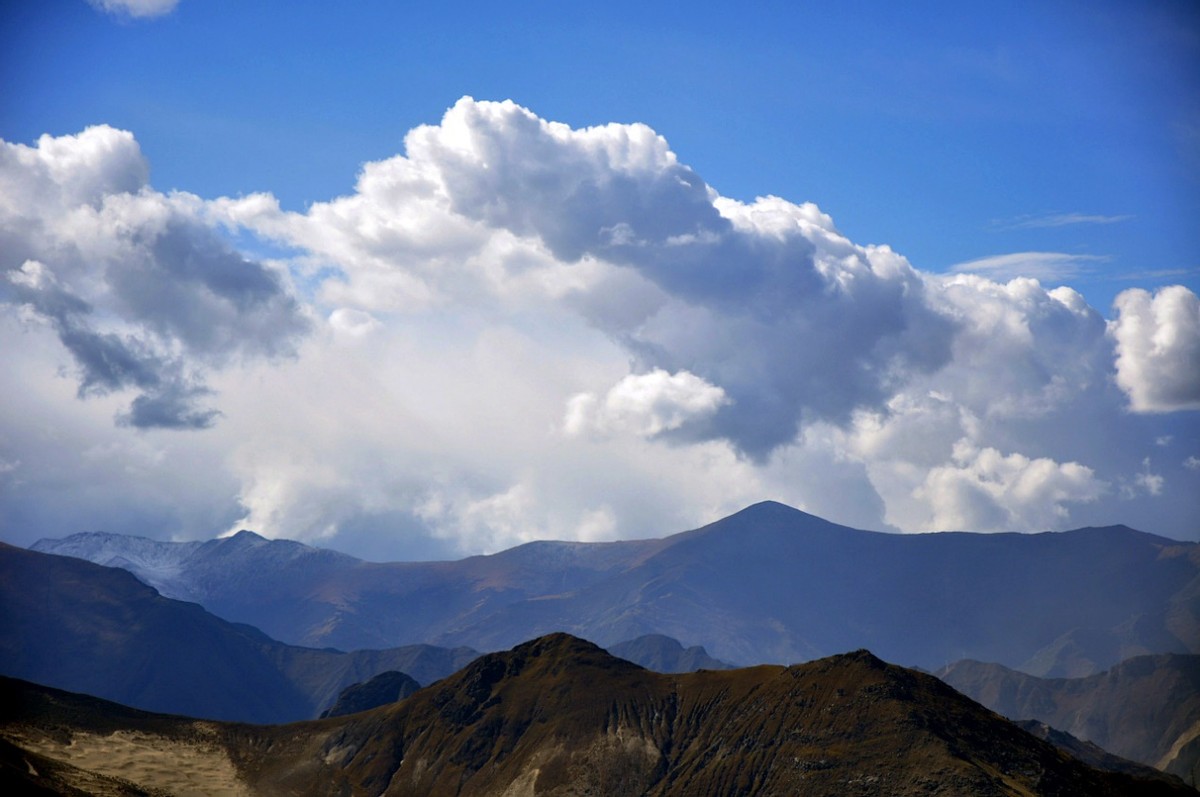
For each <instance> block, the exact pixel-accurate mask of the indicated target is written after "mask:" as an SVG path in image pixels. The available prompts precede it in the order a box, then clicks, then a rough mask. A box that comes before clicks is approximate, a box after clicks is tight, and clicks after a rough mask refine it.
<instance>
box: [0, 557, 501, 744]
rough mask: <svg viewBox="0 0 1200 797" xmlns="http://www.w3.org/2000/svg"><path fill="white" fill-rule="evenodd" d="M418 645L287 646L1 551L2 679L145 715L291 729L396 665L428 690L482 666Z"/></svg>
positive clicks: (113, 579)
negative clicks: (147, 712) (56, 689)
mask: <svg viewBox="0 0 1200 797" xmlns="http://www.w3.org/2000/svg"><path fill="white" fill-rule="evenodd" d="M477 655H478V654H477V653H476V652H475V651H473V650H470V649H466V648H459V649H455V650H448V649H442V648H435V647H432V646H428V645H415V646H409V647H406V648H398V649H391V650H360V651H354V652H352V653H343V652H341V651H337V650H332V649H325V650H317V649H312V648H301V647H296V646H292V645H285V644H283V643H280V642H277V641H275V640H273V639H271V638H269V637H267V636H266V635H264V634H263V633H262V632H260V631H258V630H257V629H254V628H251V627H250V626H246V625H239V624H233V623H229V622H227V621H225V620H222V619H220V618H218V617H215V616H213V615H212V614H210V613H208V612H207V611H205V610H204V609H203V608H202V607H200V606H199V605H197V604H194V603H185V602H182V601H177V600H172V599H169V598H164V597H162V596H161V595H159V594H158V593H157V592H156V591H155V590H154V589H153V588H151V587H148V586H146V585H145V584H143V583H141V582H140V581H138V580H137V579H136V578H134V577H133V576H132V575H130V574H129V573H128V572H126V571H124V570H120V569H117V568H110V567H101V566H98V565H94V564H91V563H90V562H85V561H82V560H80V559H73V558H70V557H65V556H53V555H50V554H43V553H37V552H34V551H27V550H24V549H21V548H13V547H11V546H8V545H3V544H0V672H3V673H4V674H6V675H10V676H15V677H19V678H25V679H29V680H33V681H37V682H39V683H44V684H48V685H51V686H57V687H61V688H64V689H71V690H74V691H80V692H86V693H88V694H94V695H98V696H101V697H105V698H109V699H112V700H116V701H119V702H122V703H126V704H128V705H131V706H137V707H139V708H146V709H151V710H155V711H163V712H173V713H179V714H187V715H189V716H194V717H208V718H215V719H237V720H243V721H248V722H284V721H289V720H297V719H304V718H308V717H315V716H316V715H317V713H318V712H320V711H321V710H322V709H324V708H326V707H328V706H329V705H330V704H331V703H332V702H333V701H334V700H335V699H336V698H337V695H338V693H339V692H340V691H341V690H342V689H343V688H345V687H346V686H348V685H349V684H352V683H356V682H359V681H363V680H365V679H367V678H370V677H371V676H373V675H375V674H377V673H379V672H382V671H384V670H403V671H406V672H408V673H409V674H410V675H412V676H413V677H415V678H417V679H419V680H424V681H425V682H426V683H428V682H430V681H433V680H436V679H437V678H441V677H443V676H445V675H448V674H450V673H452V672H454V671H455V670H458V669H459V668H461V667H462V666H463V665H464V664H466V663H467V662H469V661H470V660H472V659H474V658H475V657H476V656H477Z"/></svg>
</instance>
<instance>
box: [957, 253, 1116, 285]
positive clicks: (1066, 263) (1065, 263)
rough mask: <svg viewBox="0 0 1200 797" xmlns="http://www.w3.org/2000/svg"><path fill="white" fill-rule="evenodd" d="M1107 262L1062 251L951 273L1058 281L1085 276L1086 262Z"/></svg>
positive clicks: (996, 259) (961, 266) (972, 264)
mask: <svg viewBox="0 0 1200 797" xmlns="http://www.w3.org/2000/svg"><path fill="white" fill-rule="evenodd" d="M1104 260H1108V257H1107V256H1105V255H1073V254H1069V253H1066V252H1013V253H1011V254H1007V255H991V256H989V257H981V258H979V259H977V260H968V261H966V262H964V263H956V264H954V265H953V266H951V267H950V268H949V269H947V271H949V272H950V273H952V274H980V275H983V276H986V277H988V278H990V279H995V280H1010V279H1013V278H1015V277H1032V278H1034V279H1036V280H1039V281H1041V282H1059V281H1062V280H1065V279H1070V278H1072V277H1078V276H1079V275H1081V274H1083V273H1086V271H1087V269H1086V268H1085V267H1084V266H1085V264H1087V263H1096V262H1100V261H1104Z"/></svg>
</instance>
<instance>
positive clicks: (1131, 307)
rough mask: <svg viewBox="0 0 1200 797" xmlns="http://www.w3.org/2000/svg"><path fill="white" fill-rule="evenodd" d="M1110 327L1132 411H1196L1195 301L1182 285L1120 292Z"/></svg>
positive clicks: (1199, 329)
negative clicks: (1154, 289)
mask: <svg viewBox="0 0 1200 797" xmlns="http://www.w3.org/2000/svg"><path fill="white" fill-rule="evenodd" d="M1114 306H1115V307H1116V310H1117V318H1116V320H1114V321H1113V322H1112V323H1111V324H1110V327H1109V330H1110V331H1111V333H1112V336H1113V338H1114V339H1115V340H1116V343H1117V362H1116V365H1117V384H1119V385H1120V386H1121V389H1122V390H1124V391H1125V393H1126V394H1127V395H1128V396H1129V406H1130V408H1131V409H1132V410H1133V411H1134V412H1173V411H1175V410H1185V409H1186V410H1195V409H1200V298H1197V296H1196V294H1194V293H1192V292H1191V291H1190V290H1188V289H1187V288H1185V287H1183V286H1182V285H1173V286H1170V287H1167V288H1162V289H1160V290H1158V291H1156V292H1155V293H1154V294H1151V293H1150V292H1149V291H1145V290H1142V289H1141V288H1131V289H1129V290H1126V291H1123V292H1121V293H1120V294H1119V295H1118V296H1117V299H1116V301H1115V303H1114Z"/></svg>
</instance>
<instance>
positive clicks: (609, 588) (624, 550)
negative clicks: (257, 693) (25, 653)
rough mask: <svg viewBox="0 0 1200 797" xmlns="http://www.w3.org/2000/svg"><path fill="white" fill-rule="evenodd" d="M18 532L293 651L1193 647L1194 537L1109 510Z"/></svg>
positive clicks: (941, 655) (1061, 669)
mask: <svg viewBox="0 0 1200 797" xmlns="http://www.w3.org/2000/svg"><path fill="white" fill-rule="evenodd" d="M34 548H35V549H36V550H39V551H45V552H50V553H57V554H64V555H69V556H76V557H81V558H85V559H89V560H91V561H95V562H99V563H103V564H110V565H115V566H118V567H122V568H125V569H127V570H129V571H130V572H132V573H134V574H135V575H137V576H138V577H139V578H140V579H142V580H143V581H144V582H145V583H147V584H150V585H153V586H155V587H156V588H157V589H159V590H160V591H162V593H163V594H164V595H168V596H172V597H177V598H180V599H182V600H188V601H195V602H198V603H200V604H202V605H203V606H204V607H205V608H207V609H208V610H209V611H211V612H213V613H214V614H216V615H218V616H220V617H223V618H225V619H227V620H230V621H234V622H239V623H247V624H251V625H254V626H256V627H257V628H260V629H262V630H263V631H264V632H266V633H267V634H269V635H270V636H272V637H274V638H276V639H279V640H281V641H284V642H287V643H290V644H295V645H305V646H310V647H325V646H334V647H337V648H340V649H346V650H350V649H357V648H389V647H395V646H399V645H406V644H415V643H429V644H435V645H439V646H446V647H459V646H467V647H471V648H474V649H479V650H501V649H505V648H508V647H511V646H512V645H515V644H518V643H520V642H521V641H522V640H525V639H529V638H531V637H534V636H537V635H540V634H545V633H550V632H553V631H559V630H562V631H567V632H570V633H572V634H575V635H578V636H581V637H585V638H587V639H590V640H593V641H595V642H597V643H599V644H601V645H604V646H611V645H615V644H617V643H620V642H622V641H625V640H630V639H634V638H637V637H640V636H644V635H648V634H663V635H667V636H669V637H672V638H674V639H679V640H686V641H687V642H688V644H691V645H699V646H703V647H704V648H705V650H706V655H707V654H711V655H712V656H713V657H716V658H717V659H719V660H721V661H725V662H731V663H734V664H739V665H745V664H757V663H763V662H777V663H788V662H793V661H805V660H810V659H814V658H817V657H821V656H827V655H832V654H835V653H839V652H842V651H846V650H852V649H856V648H864V647H865V648H869V649H871V650H872V651H874V652H876V653H877V654H878V655H880V656H882V657H883V658H885V659H887V660H889V661H896V662H902V663H904V664H908V665H914V666H919V667H922V668H925V669H929V670H934V669H937V668H939V667H943V666H945V665H946V664H947V663H949V662H952V661H956V660H959V659H964V658H971V659H977V660H981V661H994V662H998V663H1001V664H1003V665H1005V666H1007V667H1010V668H1015V669H1019V670H1022V671H1024V672H1027V673H1029V674H1032V675H1037V676H1043V677H1065V676H1083V675H1088V674H1091V673H1095V672H1100V671H1102V670H1104V669H1106V668H1108V667H1111V666H1112V665H1114V664H1116V663H1118V662H1119V661H1121V660H1123V659H1125V658H1129V657H1130V656H1135V655H1141V654H1149V653H1200V545H1198V544H1196V543H1187V542H1178V541H1175V540H1169V539H1166V538H1163V537H1157V536H1154V535H1151V534H1146V533H1144V532H1139V531H1135V530H1133V529H1129V528H1127V527H1124V526H1110V527H1103V528H1086V529H1078V530H1074V531H1066V532H1055V533H1041V534H1016V533H1010V534H972V533H936V534H888V533H881V532H870V531H862V530H857V529H851V528H848V527H845V526H839V525H837V524H834V523H830V522H828V521H825V520H822V519H820V518H817V517H815V516H812V515H809V514H806V513H804V512H800V511H798V510H795V509H792V508H790V507H787V506H784V505H782V504H777V503H774V502H764V503H761V504H756V505H754V506H751V507H749V508H747V509H745V510H743V511H742V512H739V513H737V514H735V515H732V516H730V517H727V518H724V519H722V520H719V521H717V522H715V523H712V524H710V525H708V526H705V527H703V528H700V529H696V530H694V531H689V532H683V533H679V534H673V535H670V536H666V537H663V538H660V539H651V540H634V541H623V542H612V543H567V542H535V543H529V544H527V545H522V546H519V547H516V548H513V549H510V550H507V551H503V552H500V553H497V554H493V555H490V556H474V557H469V558H466V559H462V560H458V561H450V562H403V563H372V562H364V561H361V560H358V559H354V558H352V557H349V556H346V555H344V554H339V553H335V552H332V551H326V550H321V549H316V548H312V547H309V546H305V545H302V544H300V543H296V542H290V541H282V540H267V539H264V538H262V537H260V536H258V535H256V534H253V533H251V532H246V531H243V532H239V533H238V534H236V535H233V536H232V537H229V538H225V539H218V540H211V541H208V542H202V543H195V542H193V543H165V542H154V541H150V540H144V539H139V538H129V537H121V536H119V535H111V534H95V533H91V534H77V535H73V536H71V537H67V538H65V539H63V540H42V541H39V542H38V543H36V544H35V546H34ZM418 680H419V679H418Z"/></svg>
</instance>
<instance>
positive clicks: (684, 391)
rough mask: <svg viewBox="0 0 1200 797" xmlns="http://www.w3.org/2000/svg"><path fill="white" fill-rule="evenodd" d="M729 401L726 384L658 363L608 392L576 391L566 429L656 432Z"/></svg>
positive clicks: (673, 427)
mask: <svg viewBox="0 0 1200 797" xmlns="http://www.w3.org/2000/svg"><path fill="white" fill-rule="evenodd" d="M729 403H730V400H729V397H728V396H726V395H725V391H724V390H722V389H721V388H719V387H717V386H716V385H713V384H710V383H708V382H706V381H705V380H703V379H701V378H700V377H698V376H696V375H695V374H692V373H689V372H687V371H680V372H678V373H675V374H669V373H667V372H666V371H664V370H662V369H660V368H656V369H654V370H653V371H651V372H650V373H646V374H630V375H629V376H627V377H625V378H624V379H622V380H621V381H620V382H618V383H617V384H615V385H613V387H612V389H610V390H609V391H608V393H607V395H605V396H604V397H603V398H599V397H597V396H596V395H594V394H592V393H580V394H579V395H577V396H574V397H572V398H571V400H570V402H568V404H567V415H566V419H565V420H564V422H563V430H564V431H565V432H566V433H567V434H568V435H570V436H577V435H579V434H581V433H583V432H585V431H589V430H590V431H592V432H596V433H600V434H613V433H617V432H626V433H631V434H635V435H639V436H641V437H655V436H657V435H660V434H663V433H664V432H671V431H675V430H677V429H680V428H681V427H683V426H685V425H686V424H689V423H695V422H697V421H700V420H703V419H706V418H708V417H710V416H712V414H713V413H715V412H716V411H717V410H719V409H720V408H721V407H723V406H725V405H727V404H729Z"/></svg>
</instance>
